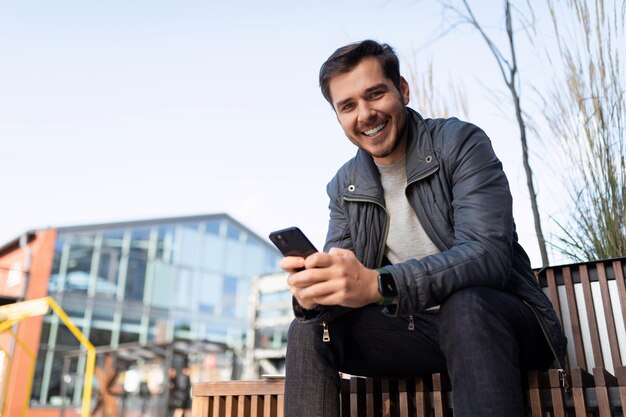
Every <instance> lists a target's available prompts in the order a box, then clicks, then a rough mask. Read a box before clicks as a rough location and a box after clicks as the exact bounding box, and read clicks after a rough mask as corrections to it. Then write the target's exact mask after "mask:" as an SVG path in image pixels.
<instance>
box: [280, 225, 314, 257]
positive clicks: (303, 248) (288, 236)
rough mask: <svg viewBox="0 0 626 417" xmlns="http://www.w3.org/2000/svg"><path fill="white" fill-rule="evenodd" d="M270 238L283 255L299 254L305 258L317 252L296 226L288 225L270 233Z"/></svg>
mask: <svg viewBox="0 0 626 417" xmlns="http://www.w3.org/2000/svg"><path fill="white" fill-rule="evenodd" d="M270 240H271V241H272V243H273V244H274V245H276V247H277V248H278V250H279V251H280V252H281V253H282V254H283V255H284V256H301V257H303V258H306V257H307V256H309V255H310V254H312V253H315V252H317V249H315V246H313V244H312V243H311V241H310V240H309V239H308V238H307V237H306V236H305V235H304V233H302V231H301V230H300V229H298V228H297V227H288V228H286V229H282V230H276V231H275V232H272V233H270Z"/></svg>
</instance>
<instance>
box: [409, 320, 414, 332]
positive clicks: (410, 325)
mask: <svg viewBox="0 0 626 417" xmlns="http://www.w3.org/2000/svg"><path fill="white" fill-rule="evenodd" d="M413 330H415V322H414V321H413V316H409V331H411V332H412V331H413Z"/></svg>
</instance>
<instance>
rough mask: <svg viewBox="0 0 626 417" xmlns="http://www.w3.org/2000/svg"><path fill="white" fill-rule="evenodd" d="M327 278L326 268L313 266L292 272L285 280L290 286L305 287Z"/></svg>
mask: <svg viewBox="0 0 626 417" xmlns="http://www.w3.org/2000/svg"><path fill="white" fill-rule="evenodd" d="M329 279H330V277H329V276H328V273H327V271H326V269H322V268H313V269H304V270H301V271H299V272H294V273H292V274H291V275H290V276H289V278H288V281H287V282H288V284H289V286H290V287H292V288H294V287H295V288H305V287H309V286H311V285H315V284H318V283H320V282H324V281H327V280H329Z"/></svg>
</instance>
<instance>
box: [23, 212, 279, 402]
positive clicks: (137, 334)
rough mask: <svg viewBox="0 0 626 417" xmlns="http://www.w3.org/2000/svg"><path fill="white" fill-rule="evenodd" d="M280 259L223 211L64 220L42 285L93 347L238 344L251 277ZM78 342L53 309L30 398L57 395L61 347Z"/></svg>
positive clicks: (68, 347) (49, 399) (241, 340)
mask: <svg viewBox="0 0 626 417" xmlns="http://www.w3.org/2000/svg"><path fill="white" fill-rule="evenodd" d="M279 259H280V255H279V253H278V252H277V251H276V250H275V249H274V248H273V247H272V246H271V245H270V244H269V243H267V242H266V241H264V240H263V239H261V238H260V237H258V236H257V235H255V234H254V233H252V232H251V231H249V230H248V229H246V228H245V227H243V226H241V225H240V224H239V223H237V222H236V221H235V220H233V219H232V218H231V217H229V216H227V215H209V216H195V217H188V218H176V219H164V220H155V221H141V222H129V223H116V224H110V225H96V226H93V227H88V226H81V227H75V228H72V227H68V228H61V229H59V230H58V237H57V240H56V244H55V254H54V261H53V267H52V271H51V275H50V281H49V286H48V290H49V294H50V295H51V296H52V297H53V298H54V299H55V300H56V301H57V302H58V303H59V304H60V305H61V307H62V308H63V310H65V312H66V313H67V314H68V315H69V316H70V319H71V320H72V321H73V322H74V323H75V324H76V325H77V326H79V327H80V329H81V330H82V332H83V333H84V334H85V336H86V337H87V338H88V339H89V340H90V341H91V343H93V344H94V346H110V347H112V348H115V347H116V346H119V345H120V344H124V343H129V342H139V343H163V342H171V341H174V340H181V339H182V340H206V341H211V342H219V343H227V344H229V345H231V346H242V345H243V343H244V337H245V334H246V327H247V319H248V308H249V302H248V297H249V291H250V284H251V281H252V278H253V277H254V276H257V275H261V274H267V273H270V272H274V271H276V270H277V264H278V260H279ZM78 348H79V343H78V341H76V339H75V338H74V337H73V336H72V335H71V334H70V332H69V331H68V330H67V329H66V328H65V327H64V326H63V324H62V323H60V322H59V319H58V318H57V317H56V316H54V315H49V316H46V317H45V321H44V329H43V333H42V339H41V346H40V350H39V355H38V359H37V366H36V372H35V381H34V385H33V391H32V401H33V402H34V403H36V404H39V405H48V404H49V405H55V403H57V402H58V401H59V398H60V388H61V378H62V374H63V370H62V369H61V368H62V366H63V360H62V358H63V353H64V352H66V351H69V350H75V349H78ZM79 362H80V361H79ZM75 366H76V368H77V369H80V367H81V363H77V364H76V365H75Z"/></svg>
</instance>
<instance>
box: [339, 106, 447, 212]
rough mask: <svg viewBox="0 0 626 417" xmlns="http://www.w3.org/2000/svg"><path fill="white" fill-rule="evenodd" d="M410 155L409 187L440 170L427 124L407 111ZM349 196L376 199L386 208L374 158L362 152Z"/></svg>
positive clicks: (415, 113)
mask: <svg viewBox="0 0 626 417" xmlns="http://www.w3.org/2000/svg"><path fill="white" fill-rule="evenodd" d="M406 111H407V124H408V126H407V129H408V131H407V152H406V177H407V183H408V184H410V183H412V182H415V181H419V180H421V179H423V178H426V177H427V176H429V175H431V174H432V173H434V172H436V171H437V170H438V169H439V160H438V159H437V156H436V155H435V152H434V147H433V139H432V137H431V135H430V132H429V131H428V129H427V127H426V122H425V121H424V119H423V118H422V116H421V115H420V114H419V113H417V112H416V111H415V110H413V109H411V108H409V107H407V108H406ZM348 181H349V185H348V190H347V191H348V195H349V196H350V197H354V198H363V199H368V200H371V199H374V200H376V201H377V202H379V203H380V204H384V201H385V198H384V195H383V187H382V185H381V183H380V173H379V172H378V167H377V166H376V164H375V163H374V158H372V156H371V155H369V154H368V153H367V152H365V151H363V150H361V149H359V150H358V151H357V154H356V156H355V158H354V165H353V167H352V170H351V172H350V175H349V177H348Z"/></svg>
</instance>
